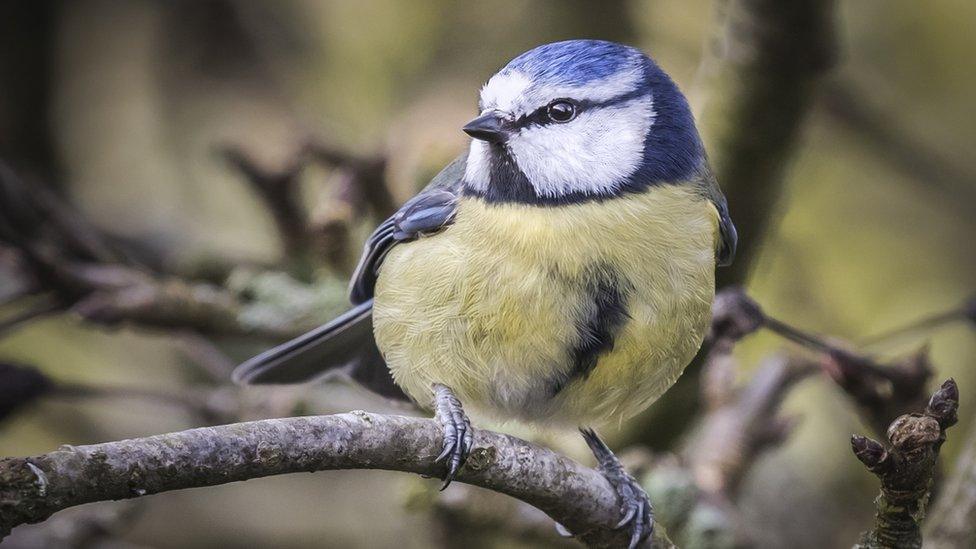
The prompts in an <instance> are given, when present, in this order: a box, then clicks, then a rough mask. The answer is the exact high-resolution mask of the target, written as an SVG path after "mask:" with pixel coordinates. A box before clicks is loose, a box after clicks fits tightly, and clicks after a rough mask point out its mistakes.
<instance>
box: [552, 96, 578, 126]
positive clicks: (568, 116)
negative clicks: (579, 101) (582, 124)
mask: <svg viewBox="0 0 976 549" xmlns="http://www.w3.org/2000/svg"><path fill="white" fill-rule="evenodd" d="M546 113H547V114H548V115H549V118H551V119H552V120H553V122H559V123H563V122H569V121H570V120H572V119H574V118H576V105H574V104H573V103H572V102H570V101H566V100H565V99H559V100H557V101H553V102H552V103H549V106H548V107H546Z"/></svg>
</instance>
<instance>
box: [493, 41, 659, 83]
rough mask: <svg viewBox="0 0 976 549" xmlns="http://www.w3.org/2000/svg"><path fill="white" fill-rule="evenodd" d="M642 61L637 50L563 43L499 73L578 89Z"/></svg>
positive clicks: (607, 44) (526, 55) (539, 50)
mask: <svg viewBox="0 0 976 549" xmlns="http://www.w3.org/2000/svg"><path fill="white" fill-rule="evenodd" d="M645 59H646V56H645V55H644V54H643V53H641V52H640V51H639V50H637V49H634V48H632V47H630V46H624V45H622V44H616V43H614V42H606V41H604V40H566V41H564V42H553V43H552V44H545V45H542V46H539V47H537V48H533V49H531V50H529V51H527V52H525V53H523V54H522V55H520V56H518V57H516V58H515V59H513V60H512V61H511V62H510V63H509V64H508V65H506V66H505V68H504V69H502V70H503V71H504V70H517V71H520V72H523V73H525V74H527V75H529V76H530V77H531V78H533V80H535V81H536V82H546V83H552V84H570V85H580V84H586V83H587V82H590V81H593V80H599V79H602V78H606V77H608V76H611V75H613V74H616V73H618V72H620V71H623V70H626V69H633V68H636V67H638V66H640V64H641V63H642V61H644V60H645Z"/></svg>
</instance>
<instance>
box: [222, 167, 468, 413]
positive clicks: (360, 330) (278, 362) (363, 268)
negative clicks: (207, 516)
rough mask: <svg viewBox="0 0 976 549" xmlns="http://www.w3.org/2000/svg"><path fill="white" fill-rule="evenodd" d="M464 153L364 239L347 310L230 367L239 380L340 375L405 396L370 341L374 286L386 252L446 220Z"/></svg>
mask: <svg viewBox="0 0 976 549" xmlns="http://www.w3.org/2000/svg"><path fill="white" fill-rule="evenodd" d="M464 162H465V157H464V156H462V157H460V158H458V159H456V160H455V161H454V162H451V163H450V164H449V165H448V166H447V167H446V168H444V169H443V170H442V171H441V173H439V174H438V175H437V176H436V177H435V178H434V179H433V181H431V182H430V184H429V185H428V186H427V187H426V188H425V189H424V190H423V191H421V192H420V194H418V195H417V196H415V197H414V198H413V199H411V200H410V201H408V202H407V203H406V204H404V205H403V207H402V208H400V210H399V211H397V212H396V213H395V214H394V215H393V216H391V217H390V218H389V219H387V220H386V221H384V222H383V223H382V224H381V225H380V226H379V227H378V228H377V229H376V231H375V232H373V235H372V236H371V237H370V238H369V240H368V241H367V242H366V249H365V251H364V252H363V257H362V258H361V259H360V260H359V266H358V267H357V268H356V272H355V274H354V275H353V279H352V284H351V290H350V293H351V296H350V298H351V299H352V301H353V303H354V304H355V305H356V306H355V307H353V308H352V309H351V310H350V311H348V312H347V313H345V314H343V315H341V316H339V317H338V318H336V319H335V320H333V321H332V322H329V323H328V324H325V325H324V326H321V327H319V328H316V329H315V330H312V331H311V332H309V333H307V334H305V335H303V336H300V337H298V338H296V339H293V340H292V341H289V342H287V343H284V344H282V345H279V346H277V347H275V348H273V349H270V350H268V351H265V352H264V353H261V354H260V355H258V356H256V357H254V358H252V359H251V360H248V361H247V362H245V363H244V364H241V365H240V366H238V367H237V369H236V370H235V371H234V381H236V382H238V383H300V382H303V381H308V380H312V379H317V378H320V377H322V376H326V375H331V374H343V375H345V376H347V377H350V378H352V379H354V380H355V381H358V382H359V383H360V384H362V385H364V386H365V387H367V388H368V389H370V390H372V391H374V392H376V393H379V394H381V395H383V396H386V397H389V398H393V399H399V400H409V398H408V397H407V395H405V394H404V393H403V391H401V390H400V388H399V387H397V385H396V384H395V383H394V381H393V377H392V376H391V375H390V371H389V369H387V367H386V364H385V363H384V361H383V356H382V355H381V354H380V351H379V349H378V348H377V347H376V341H375V340H374V339H373V322H372V320H373V318H372V314H373V299H372V298H373V287H374V286H375V285H376V277H377V275H378V273H379V269H380V265H381V264H382V262H383V258H384V257H386V254H387V252H389V251H390V249H391V248H392V247H393V246H395V245H396V244H397V243H399V242H404V241H408V240H412V239H415V238H417V237H419V236H420V235H426V234H430V233H433V232H436V231H438V230H440V229H442V228H443V227H446V226H447V225H449V224H450V223H451V220H452V219H453V218H454V212H455V210H456V208H457V192H458V189H459V187H460V183H461V178H462V177H463V176H464Z"/></svg>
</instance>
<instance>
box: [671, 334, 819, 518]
mask: <svg viewBox="0 0 976 549" xmlns="http://www.w3.org/2000/svg"><path fill="white" fill-rule="evenodd" d="M731 360H732V359H731V357H730V356H727V355H726V354H725V353H720V355H716V354H715V353H714V351H713V353H712V355H710V356H709V358H708V360H707V362H706V372H708V371H710V370H713V369H716V368H727V367H728V366H727V365H720V364H722V363H725V362H727V361H731ZM815 371H816V369H815V368H814V367H813V366H812V365H811V364H809V363H808V362H803V361H797V360H789V359H787V358H785V357H782V356H775V357H773V358H771V359H770V360H768V361H766V362H765V363H764V364H763V365H762V366H760V368H759V371H757V372H756V374H755V375H754V376H753V377H752V379H751V380H750V381H749V382H748V383H747V384H746V385H745V386H744V387H741V388H739V389H738V390H732V389H729V392H730V393H732V394H730V395H722V396H721V398H720V399H719V398H716V395H715V394H714V392H713V394H712V396H711V398H709V399H708V400H709V402H710V404H711V405H710V406H709V411H708V412H707V413H706V414H705V417H704V418H703V420H702V426H701V427H700V429H698V431H697V433H696V434H695V436H693V437H692V438H691V440H690V441H689V443H688V444H687V445H686V447H685V449H684V450H683V451H682V456H684V461H685V462H687V463H688V467H689V468H690V469H691V471H692V472H693V474H694V478H695V483H696V484H697V485H698V486H699V488H700V489H701V490H702V491H704V492H706V493H709V494H712V495H716V496H719V497H721V498H723V499H727V500H728V501H734V500H735V497H736V496H737V494H738V488H739V486H740V485H741V483H742V479H743V478H745V476H746V473H748V471H749V470H750V468H751V467H752V464H753V463H755V461H756V457H757V456H758V455H759V454H761V453H762V452H763V451H765V450H767V449H769V448H770V447H772V446H775V445H778V444H780V443H782V442H783V441H784V440H786V438H787V437H788V436H789V434H790V433H791V432H792V431H793V428H794V427H795V426H796V419H795V418H790V417H781V416H779V415H778V411H779V407H780V404H781V403H782V401H783V399H784V398H785V396H786V394H787V393H788V392H789V390H790V389H791V388H792V387H793V386H794V385H795V384H796V383H797V382H799V381H800V380H802V379H804V378H806V377H807V376H809V375H810V374H812V373H814V372H815Z"/></svg>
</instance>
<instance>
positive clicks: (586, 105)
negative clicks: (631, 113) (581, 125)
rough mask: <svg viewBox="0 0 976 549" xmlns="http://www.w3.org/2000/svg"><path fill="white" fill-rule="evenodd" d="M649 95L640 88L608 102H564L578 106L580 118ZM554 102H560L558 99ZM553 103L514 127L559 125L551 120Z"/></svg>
mask: <svg viewBox="0 0 976 549" xmlns="http://www.w3.org/2000/svg"><path fill="white" fill-rule="evenodd" d="M645 95H648V91H647V88H646V87H643V86H642V87H640V88H637V89H636V90H633V91H629V92H627V93H622V94H620V95H618V96H616V97H611V98H610V99H607V100H606V101H591V100H589V99H583V100H575V99H563V101H569V102H571V103H573V104H574V105H576V117H577V118H578V117H579V115H580V114H582V113H583V112H586V111H588V110H590V109H596V108H603V107H613V106H615V105H620V104H622V103H627V102H628V101H632V100H634V99H638V98H641V97H644V96H645ZM554 101H560V99H556V100H554ZM552 103H553V102H552V101H551V102H549V103H547V104H546V105H545V106H542V107H539V108H538V109H536V110H534V111H532V112H531V113H529V114H524V115H522V116H520V117H519V118H517V119H516V120H515V122H514V123H513V125H514V126H515V127H516V128H525V127H528V126H548V125H550V124H557V123H558V122H555V121H554V120H552V119H550V118H549V114H548V110H549V105H551V104H552Z"/></svg>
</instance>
